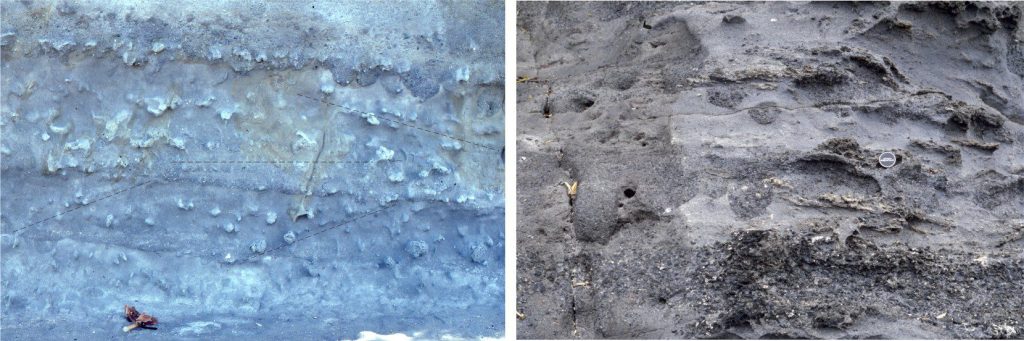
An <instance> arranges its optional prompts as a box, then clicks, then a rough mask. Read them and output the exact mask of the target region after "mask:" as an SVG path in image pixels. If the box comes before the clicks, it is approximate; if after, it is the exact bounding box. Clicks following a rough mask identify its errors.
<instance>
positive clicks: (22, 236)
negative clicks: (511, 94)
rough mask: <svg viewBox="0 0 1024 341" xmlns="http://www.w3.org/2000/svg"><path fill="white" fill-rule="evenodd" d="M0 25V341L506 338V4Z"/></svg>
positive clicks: (35, 7)
mask: <svg viewBox="0 0 1024 341" xmlns="http://www.w3.org/2000/svg"><path fill="white" fill-rule="evenodd" d="M168 6H172V7H174V8H173V10H170V9H169V8H168ZM0 9H2V11H3V23H2V25H0V26H2V27H0V28H2V32H0V34H2V41H0V52H2V60H3V65H2V69H0V72H2V83H0V85H2V89H0V90H2V94H0V101H2V105H0V110H2V113H0V114H2V122H0V125H2V126H0V132H2V134H3V136H2V141H0V156H2V159H0V161H2V165H0V167H2V185H0V187H2V198H0V208H2V213H0V220H2V223H3V229H2V244H0V247H2V252H3V255H2V256H3V260H2V266H3V270H2V275H3V279H2V286H3V294H2V300H0V304H2V308H3V311H4V319H3V324H4V325H3V329H4V332H3V333H4V337H5V338H8V337H10V338H12V339H16V338H19V337H27V336H32V335H41V333H42V334H52V335H58V336H67V337H68V338H71V337H79V338H80V339H81V338H82V337H84V338H86V339H88V338H97V339H109V338H110V337H112V336H114V335H116V334H118V333H121V331H120V325H121V324H122V321H123V318H122V317H121V316H120V312H121V306H122V305H123V304H126V303H128V304H132V305H135V306H137V307H138V308H139V310H142V311H145V312H148V313H151V314H153V315H154V316H157V317H158V318H159V320H160V324H159V325H158V327H159V328H160V330H158V331H157V332H151V334H152V336H153V337H156V338H165V339H179V338H181V337H200V338H210V337H213V338H218V337H238V336H244V335H260V336H272V335H278V336H286V337H288V338H294V337H299V336H301V337H302V338H307V339H320V338H338V337H341V338H352V337H356V336H357V334H358V333H359V332H360V331H374V332H378V333H395V332H401V333H405V334H408V335H413V334H415V333H421V334H419V335H422V336H424V337H440V336H442V335H446V334H447V335H456V336H462V337H480V336H495V335H498V334H501V333H502V331H503V323H502V305H503V292H504V291H503V289H502V287H503V249H504V244H503V239H504V238H503V228H504V226H503V214H504V203H503V199H502V196H503V189H502V186H503V169H504V168H503V167H504V166H503V162H502V159H501V149H502V146H501V144H502V141H503V138H504V131H503V126H504V112H503V106H502V104H503V97H504V92H503V85H502V84H503V67H504V66H503V60H502V58H503V53H502V51H503V48H504V40H503V38H502V35H503V33H502V32H503V5H502V4H501V3H500V2H478V3H450V4H443V3H420V2H417V3H405V4H401V5H396V4H390V3H349V4H345V3H336V2H333V1H324V2H302V3H284V2H282V3H268V4H264V3H261V2H259V1H252V2H249V1H240V2H231V3H217V4H206V3H205V2H194V3H193V2H184V3H176V4H174V5H169V4H167V3H160V2H154V3H152V4H136V3H133V2H124V3H120V2H106V1H84V2H62V1H4V2H3V3H2V7H0ZM136 332H147V331H136ZM422 333H425V334H422Z"/></svg>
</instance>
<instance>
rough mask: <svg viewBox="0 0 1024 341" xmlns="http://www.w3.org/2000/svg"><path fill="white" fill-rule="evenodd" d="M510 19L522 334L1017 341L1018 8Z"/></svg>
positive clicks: (757, 9)
mask: <svg viewBox="0 0 1024 341" xmlns="http://www.w3.org/2000/svg"><path fill="white" fill-rule="evenodd" d="M518 10H519V16H518V18H519V19H518V22H517V34H518V38H517V44H518V56H517V59H518V66H517V70H518V71H517V72H518V77H519V82H518V84H517V89H518V98H517V103H518V112H517V118H518V129H519V131H518V132H517V136H518V151H519V155H518V159H517V161H518V167H519V171H518V177H519V179H518V182H519V185H518V186H519V187H518V202H519V204H518V212H517V215H518V217H519V218H518V221H519V224H520V226H519V227H518V231H517V242H518V245H517V250H518V267H519V268H518V269H517V272H518V274H519V277H518V279H517V281H518V283H517V289H516V290H517V293H518V302H517V309H518V311H519V312H520V313H522V314H523V315H524V316H525V318H523V319H522V320H520V321H519V322H518V327H517V328H518V329H517V331H518V333H519V336H520V337H525V338H706V337H727V338H735V337H743V338H773V339H777V338H790V337H796V338H992V337H1009V338H1020V337H1021V334H1020V333H1021V331H1022V330H1024V320H1022V315H1021V313H1020V312H1021V308H1020V307H1022V306H1024V300H1022V299H1021V296H1020V295H1019V293H1020V292H1021V291H1024V277H1022V275H1021V273H1022V271H1024V241H1022V240H1024V238H1022V232H1021V231H1022V229H1024V213H1022V212H1024V125H1022V124H1024V99H1022V98H1024V81H1022V78H1021V77H1022V74H1021V72H1020V64H1021V61H1022V59H1021V54H1020V51H1021V42H1022V40H1024V28H1022V27H1021V20H1022V19H1021V18H1022V17H1021V15H1022V8H1021V6H1020V5H1019V4H1012V3H895V4H889V3H799V4H798V3H765V4H754V3H687V4H680V3H600V4H597V3H554V2H552V3H523V4H519V7H518ZM884 151H891V152H893V153H894V154H895V155H896V156H897V159H898V162H897V164H896V165H895V166H894V167H892V168H888V169H887V168H884V167H882V166H880V165H879V163H878V155H879V154H880V153H882V152H884ZM566 181H568V182H573V181H578V187H577V194H576V197H575V199H574V200H573V203H572V204H571V205H570V202H569V200H567V197H566V191H565V186H564V185H560V183H561V182H566Z"/></svg>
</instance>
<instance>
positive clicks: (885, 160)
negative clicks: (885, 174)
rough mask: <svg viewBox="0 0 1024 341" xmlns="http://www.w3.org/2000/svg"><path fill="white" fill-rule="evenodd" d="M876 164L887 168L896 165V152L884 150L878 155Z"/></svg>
mask: <svg viewBox="0 0 1024 341" xmlns="http://www.w3.org/2000/svg"><path fill="white" fill-rule="evenodd" d="M878 164H880V165H882V167H885V168H889V167H892V166H895V165H896V154H893V153H891V152H884V153H882V154H881V155H878Z"/></svg>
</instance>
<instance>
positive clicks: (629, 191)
mask: <svg viewBox="0 0 1024 341" xmlns="http://www.w3.org/2000/svg"><path fill="white" fill-rule="evenodd" d="M622 194H623V195H625V196H626V197H627V198H632V197H633V196H634V195H636V191H634V190H633V189H632V188H627V189H626V190H625V191H622Z"/></svg>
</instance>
